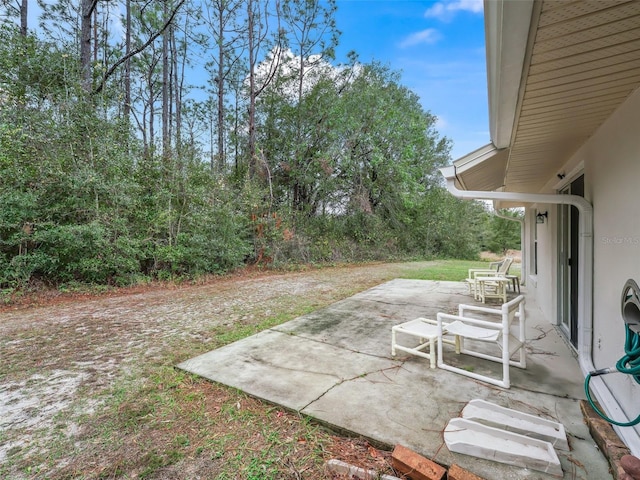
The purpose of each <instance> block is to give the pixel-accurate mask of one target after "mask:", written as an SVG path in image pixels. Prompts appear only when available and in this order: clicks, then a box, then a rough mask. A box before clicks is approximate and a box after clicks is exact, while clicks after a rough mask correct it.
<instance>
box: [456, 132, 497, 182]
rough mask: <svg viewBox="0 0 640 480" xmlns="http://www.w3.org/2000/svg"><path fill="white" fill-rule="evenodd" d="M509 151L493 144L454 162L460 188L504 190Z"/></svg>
mask: <svg viewBox="0 0 640 480" xmlns="http://www.w3.org/2000/svg"><path fill="white" fill-rule="evenodd" d="M508 158H509V149H502V150H500V149H498V148H496V147H495V146H494V145H493V144H492V143H490V144H488V145H485V146H484V147H482V148H479V149H478V150H475V151H473V152H471V153H469V154H467V155H465V156H464V157H462V158H459V159H458V160H456V161H455V162H453V166H454V167H455V171H456V177H457V182H458V186H459V187H460V188H462V189H464V190H498V189H499V188H502V186H503V181H504V172H505V169H506V166H507V159H508Z"/></svg>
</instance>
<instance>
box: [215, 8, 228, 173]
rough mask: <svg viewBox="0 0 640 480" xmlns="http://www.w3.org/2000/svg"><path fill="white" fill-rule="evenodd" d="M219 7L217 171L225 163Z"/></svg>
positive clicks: (222, 58)
mask: <svg viewBox="0 0 640 480" xmlns="http://www.w3.org/2000/svg"><path fill="white" fill-rule="evenodd" d="M220 6H221V9H220V14H219V15H218V21H219V24H218V32H219V35H220V38H219V39H218V78H217V79H216V80H217V87H218V155H217V157H218V171H219V172H222V171H223V170H224V165H225V163H226V160H225V156H224V65H225V62H224V33H223V32H224V15H223V7H224V3H223V2H221V3H220Z"/></svg>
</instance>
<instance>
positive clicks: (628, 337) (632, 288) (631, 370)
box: [584, 280, 640, 427]
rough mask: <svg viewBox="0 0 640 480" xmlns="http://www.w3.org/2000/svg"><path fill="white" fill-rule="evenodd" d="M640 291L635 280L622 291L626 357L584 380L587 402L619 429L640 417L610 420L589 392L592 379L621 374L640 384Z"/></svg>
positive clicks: (592, 373) (632, 423)
mask: <svg viewBox="0 0 640 480" xmlns="http://www.w3.org/2000/svg"><path fill="white" fill-rule="evenodd" d="M639 292H640V289H639V288H638V285H637V284H636V282H635V281H633V280H627V283H625V285H624V288H623V289H622V301H621V304H622V318H623V319H624V322H625V342H624V353H625V354H624V355H623V356H622V357H621V358H620V360H618V361H617V362H616V366H615V368H603V369H600V370H595V371H593V372H589V373H588V374H587V377H586V378H585V379H584V392H585V394H586V396H587V400H588V401H589V404H590V405H591V407H592V408H593V409H594V410H595V412H596V413H597V414H598V415H600V416H601V417H602V418H603V419H605V420H606V421H607V422H609V423H611V424H613V425H617V426H619V427H633V426H634V425H637V424H638V423H640V415H638V416H637V417H636V418H635V419H634V420H631V421H630V422H616V421H615V420H612V419H610V418H609V417H607V416H606V415H605V414H604V413H602V412H601V411H600V409H599V408H598V407H596V405H595V403H594V401H593V400H592V398H591V393H590V392H589V382H590V381H591V377H597V376H599V375H606V374H608V373H615V372H620V373H624V374H626V375H631V376H632V377H633V379H634V380H635V381H636V383H638V384H640V293H639Z"/></svg>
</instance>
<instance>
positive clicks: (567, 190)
mask: <svg viewBox="0 0 640 480" xmlns="http://www.w3.org/2000/svg"><path fill="white" fill-rule="evenodd" d="M558 193H559V194H561V195H577V196H580V197H584V175H583V174H580V175H579V176H577V177H576V178H575V179H573V180H572V181H571V182H570V183H568V184H567V185H565V186H564V187H563V188H561V189H560V190H559V191H558ZM579 218H580V212H579V211H578V209H577V208H576V207H574V206H573V205H558V272H557V274H558V324H559V325H560V330H561V332H562V333H563V334H564V335H565V336H566V337H567V339H568V340H569V342H570V343H571V345H573V347H574V348H578V302H579V300H580V299H579V297H578V286H579V282H580V281H581V280H580V278H579V275H578V271H579V263H578V259H579V258H580V252H579V244H580V237H579Z"/></svg>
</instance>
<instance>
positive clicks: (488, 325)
mask: <svg viewBox="0 0 640 480" xmlns="http://www.w3.org/2000/svg"><path fill="white" fill-rule="evenodd" d="M436 318H437V319H438V326H440V325H444V322H443V320H451V321H454V322H455V321H456V320H458V321H460V322H463V323H468V324H470V325H477V326H479V327H484V328H489V329H492V330H502V327H503V326H502V323H496V322H488V321H486V320H479V319H477V318H470V317H463V316H461V315H451V314H448V313H442V312H440V313H438V315H437V316H436ZM445 330H446V329H445Z"/></svg>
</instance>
